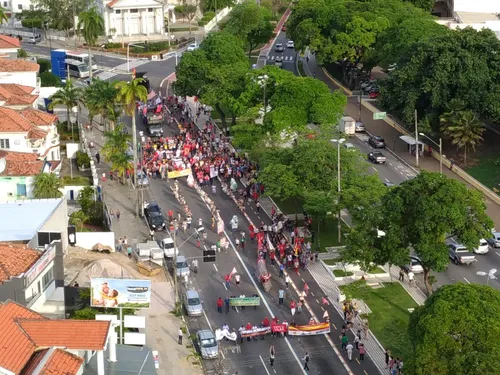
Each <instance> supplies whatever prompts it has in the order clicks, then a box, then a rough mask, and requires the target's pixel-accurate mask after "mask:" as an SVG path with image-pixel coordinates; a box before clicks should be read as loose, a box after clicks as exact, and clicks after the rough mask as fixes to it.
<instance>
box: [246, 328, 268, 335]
mask: <svg viewBox="0 0 500 375" xmlns="http://www.w3.org/2000/svg"><path fill="white" fill-rule="evenodd" d="M270 332H271V327H262V328H255V329H245V330H243V331H241V337H255V336H261V335H266V334H268V333H270Z"/></svg>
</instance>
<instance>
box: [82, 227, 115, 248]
mask: <svg viewBox="0 0 500 375" xmlns="http://www.w3.org/2000/svg"><path fill="white" fill-rule="evenodd" d="M98 243H99V244H101V245H103V246H109V247H110V248H111V251H115V233H114V232H76V246H79V247H82V248H84V249H89V250H90V249H92V248H93V247H94V246H95V245H96V244H98Z"/></svg>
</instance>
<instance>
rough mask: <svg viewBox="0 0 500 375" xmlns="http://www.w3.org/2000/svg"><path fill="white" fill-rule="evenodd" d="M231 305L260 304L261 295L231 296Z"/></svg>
mask: <svg viewBox="0 0 500 375" xmlns="http://www.w3.org/2000/svg"><path fill="white" fill-rule="evenodd" d="M229 305H230V306H260V297H245V298H243V297H242V298H229Z"/></svg>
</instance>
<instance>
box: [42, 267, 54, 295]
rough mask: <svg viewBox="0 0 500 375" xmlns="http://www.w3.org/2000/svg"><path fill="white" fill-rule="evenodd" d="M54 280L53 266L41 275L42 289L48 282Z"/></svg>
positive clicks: (45, 287)
mask: <svg viewBox="0 0 500 375" xmlns="http://www.w3.org/2000/svg"><path fill="white" fill-rule="evenodd" d="M53 280H54V267H53V266H52V267H50V269H49V270H48V271H47V272H46V273H45V275H43V278H42V287H43V290H45V289H47V287H48V286H49V285H50V283H51V282H52V281H53Z"/></svg>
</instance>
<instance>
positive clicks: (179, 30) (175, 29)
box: [165, 26, 198, 33]
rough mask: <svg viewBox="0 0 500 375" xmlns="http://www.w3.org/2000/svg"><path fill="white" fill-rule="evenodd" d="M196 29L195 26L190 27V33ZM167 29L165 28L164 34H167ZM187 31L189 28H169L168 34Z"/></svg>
mask: <svg viewBox="0 0 500 375" xmlns="http://www.w3.org/2000/svg"><path fill="white" fill-rule="evenodd" d="M197 30H198V27H197V26H191V31H197ZM167 31H168V30H167V27H166V26H165V32H167ZM186 31H189V27H171V28H170V32H171V33H175V32H177V33H180V32H186Z"/></svg>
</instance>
